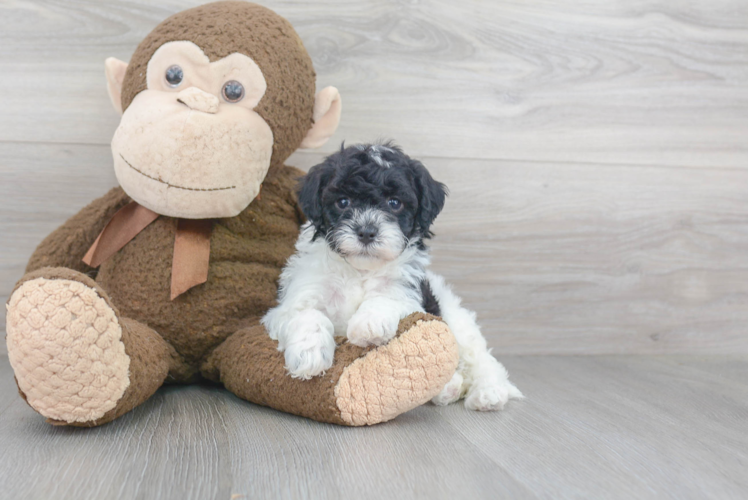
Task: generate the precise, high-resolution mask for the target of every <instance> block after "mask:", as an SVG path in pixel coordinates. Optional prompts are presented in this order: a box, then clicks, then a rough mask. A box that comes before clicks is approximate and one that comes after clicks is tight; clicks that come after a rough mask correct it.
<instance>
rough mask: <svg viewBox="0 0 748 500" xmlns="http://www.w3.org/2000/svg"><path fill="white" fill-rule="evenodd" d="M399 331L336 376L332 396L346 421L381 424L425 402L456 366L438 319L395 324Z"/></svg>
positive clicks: (449, 341)
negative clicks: (401, 332)
mask: <svg viewBox="0 0 748 500" xmlns="http://www.w3.org/2000/svg"><path fill="white" fill-rule="evenodd" d="M404 321H405V320H404ZM400 330H405V331H404V333H403V334H402V335H400V336H398V337H396V338H394V339H392V340H391V341H390V342H389V343H388V344H386V345H384V346H381V347H378V348H376V349H374V350H372V351H370V352H369V353H368V354H366V355H365V356H363V357H361V358H359V359H357V360H356V361H354V362H353V363H352V364H351V365H350V366H348V367H347V368H346V369H345V370H344V371H343V373H342V375H341V376H340V380H339V382H338V384H337V385H336V387H335V397H336V399H337V406H338V408H339V409H340V416H341V418H342V419H343V420H344V421H346V422H347V423H348V424H349V425H372V424H377V423H379V422H386V421H387V420H391V419H393V418H395V417H396V416H398V415H400V414H401V413H404V412H406V411H408V410H411V409H413V408H415V407H417V406H420V405H422V404H424V403H426V402H427V401H429V400H430V399H431V398H433V397H434V396H436V395H437V394H439V392H440V391H441V390H442V388H443V387H444V385H445V384H446V383H447V382H449V380H450V379H451V378H452V375H453V374H454V372H455V370H456V369H457V362H458V356H459V353H458V347H457V342H456V341H455V338H454V335H452V332H451V331H450V330H449V327H447V325H446V324H445V323H444V322H442V321H438V320H429V321H424V320H418V321H415V322H413V323H412V324H410V325H404V324H403V322H401V323H400Z"/></svg>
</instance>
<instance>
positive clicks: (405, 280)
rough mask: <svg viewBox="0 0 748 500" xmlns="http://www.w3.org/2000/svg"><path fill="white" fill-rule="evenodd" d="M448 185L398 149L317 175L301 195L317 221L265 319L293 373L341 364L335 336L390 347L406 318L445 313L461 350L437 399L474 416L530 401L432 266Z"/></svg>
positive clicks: (306, 230) (321, 169)
mask: <svg viewBox="0 0 748 500" xmlns="http://www.w3.org/2000/svg"><path fill="white" fill-rule="evenodd" d="M446 194H447V189H446V187H445V186H444V184H441V183H439V182H436V181H435V180H434V179H433V178H432V177H431V175H430V174H429V172H428V171H427V170H426V168H425V167H424V166H423V164H421V162H419V161H416V160H413V159H411V158H409V157H408V156H407V155H406V154H404V153H403V152H402V150H401V149H400V148H398V147H396V146H394V145H392V144H391V143H385V144H379V145H364V144H361V145H356V146H351V147H348V148H342V149H341V151H340V152H338V153H335V154H333V155H331V156H329V157H328V158H326V159H325V161H324V162H323V163H322V164H320V165H317V166H315V167H313V168H312V169H311V170H309V173H308V174H307V175H306V177H305V178H304V179H303V181H302V184H301V187H300V189H299V205H300V206H301V209H302V211H303V212H304V214H305V215H306V217H307V219H308V222H307V223H306V224H305V225H304V226H303V227H302V228H301V234H300V235H299V239H298V241H297V243H296V250H297V253H296V254H295V255H293V256H292V257H291V258H290V259H289V261H288V264H287V265H286V267H285V269H284V270H283V273H282V274H281V278H280V289H279V296H278V306H277V307H275V308H274V309H271V310H270V311H269V312H268V313H267V314H266V315H265V317H264V318H263V319H262V323H263V325H265V327H266V329H267V331H268V333H269V334H270V337H272V338H273V339H276V340H278V349H279V350H281V351H284V353H285V358H286V368H287V369H288V371H289V373H290V374H291V376H292V377H296V378H301V379H309V378H311V377H314V376H316V375H319V374H321V373H323V372H324V371H325V370H326V369H328V368H330V366H332V361H333V356H334V354H335V341H334V336H342V335H345V336H346V337H347V338H348V341H349V342H351V343H352V344H355V345H359V346H369V345H382V344H386V343H387V342H388V341H389V340H390V339H392V338H393V337H394V336H395V333H396V331H397V327H398V323H399V321H400V320H401V319H402V318H404V317H406V316H408V315H409V314H411V313H413V312H416V311H421V312H428V313H431V314H434V315H437V316H441V317H442V318H443V319H444V321H445V322H446V323H447V325H448V326H449V328H450V329H451V330H452V332H453V333H454V336H455V338H456V339H457V343H458V344H459V349H460V362H459V367H458V370H457V372H456V373H455V375H454V376H453V377H452V380H451V381H450V382H449V383H447V385H446V386H445V387H444V389H443V390H442V392H441V393H440V394H439V395H438V396H436V397H435V398H434V399H433V402H434V403H435V404H438V405H446V404H449V403H452V402H454V401H457V400H458V399H460V398H461V397H465V406H466V407H467V408H469V409H472V410H484V411H485V410H500V409H501V408H503V406H504V404H505V403H506V402H507V400H509V399H510V398H521V397H522V394H521V393H520V391H519V390H518V389H517V388H516V387H515V386H514V385H513V384H512V383H510V382H509V380H508V378H507V377H508V375H507V371H506V369H505V368H504V366H502V365H501V363H499V362H498V361H496V359H495V358H494V357H493V356H491V354H490V352H489V350H488V349H487V348H486V340H485V339H484V338H483V335H481V332H480V328H479V327H478V324H477V323H476V320H475V313H474V312H472V311H468V310H467V309H465V308H463V307H462V306H461V305H460V299H459V298H458V297H457V296H456V295H455V294H454V293H453V292H452V290H451V289H450V287H449V286H448V285H447V284H446V283H445V282H444V279H443V278H442V277H441V276H437V275H435V274H433V273H431V272H430V271H428V270H427V268H428V265H429V262H430V259H429V254H428V251H427V249H426V246H425V244H424V241H425V240H426V239H428V238H430V237H431V231H430V227H431V224H432V222H434V219H435V218H436V216H437V215H438V214H439V212H440V211H441V209H442V207H443V206H444V201H445V197H446Z"/></svg>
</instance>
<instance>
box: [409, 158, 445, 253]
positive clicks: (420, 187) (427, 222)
mask: <svg viewBox="0 0 748 500" xmlns="http://www.w3.org/2000/svg"><path fill="white" fill-rule="evenodd" d="M410 166H411V168H412V169H413V173H414V181H415V185H416V191H417V192H418V212H416V224H417V225H418V227H419V228H420V230H421V234H422V235H423V237H424V238H430V237H431V231H430V230H429V228H430V227H431V224H432V223H433V222H434V219H436V216H437V215H439V212H441V211H442V208H444V202H445V201H446V198H447V194H448V193H449V190H448V189H447V186H445V185H444V184H442V183H441V182H437V181H435V180H434V178H433V177H431V174H430V173H429V171H428V170H426V167H424V166H423V163H421V162H420V161H418V160H411V161H410Z"/></svg>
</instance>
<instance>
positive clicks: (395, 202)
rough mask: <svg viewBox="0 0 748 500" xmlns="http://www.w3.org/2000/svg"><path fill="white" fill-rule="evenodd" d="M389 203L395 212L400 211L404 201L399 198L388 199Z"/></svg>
mask: <svg viewBox="0 0 748 500" xmlns="http://www.w3.org/2000/svg"><path fill="white" fill-rule="evenodd" d="M387 205H389V207H390V208H391V209H392V211H393V212H399V211H400V210H401V209H402V208H403V202H402V201H400V200H398V199H397V198H390V199H389V200H387Z"/></svg>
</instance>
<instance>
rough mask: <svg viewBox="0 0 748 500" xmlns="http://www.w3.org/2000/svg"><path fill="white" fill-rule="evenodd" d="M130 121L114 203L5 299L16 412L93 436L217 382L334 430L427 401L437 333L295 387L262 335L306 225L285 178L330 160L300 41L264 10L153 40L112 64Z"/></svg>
mask: <svg viewBox="0 0 748 500" xmlns="http://www.w3.org/2000/svg"><path fill="white" fill-rule="evenodd" d="M106 75H107V84H108V87H107V88H108V92H109V95H110V97H111V99H112V102H113V104H114V107H115V108H116V109H117V111H119V112H120V113H121V114H122V119H121V123H120V125H119V127H118V128H117V131H116V132H115V135H114V138H113V140H112V154H113V160H114V170H115V173H116V176H117V180H118V182H119V184H120V187H117V188H114V189H112V190H111V191H110V192H108V193H107V194H105V195H104V196H103V197H101V198H99V199H97V200H95V201H93V202H92V203H91V204H90V205H88V206H87V207H85V208H84V209H82V210H81V211H80V212H79V213H78V214H76V215H74V216H73V217H71V218H70V219H69V220H68V221H67V222H65V224H63V225H62V226H61V227H60V228H58V229H57V230H55V231H54V232H53V233H52V234H50V235H49V236H48V237H47V238H46V239H45V240H44V241H43V242H42V243H41V244H40V245H39V247H38V248H37V249H36V251H35V252H34V254H33V255H32V257H31V259H30V261H29V263H28V266H27V268H26V275H25V276H23V278H21V280H20V281H19V282H18V283H17V284H16V286H15V288H14V290H13V293H12V295H11V297H10V299H9V301H8V315H7V344H8V356H9V359H10V363H11V365H12V367H13V370H14V372H15V377H16V382H17V384H18V388H19V392H20V394H21V396H22V397H23V398H24V399H25V400H26V401H27V402H28V404H29V405H30V406H31V407H32V408H33V409H34V410H35V411H37V412H38V413H40V414H41V415H43V416H44V417H46V418H47V420H48V421H49V422H50V423H52V424H57V425H73V426H83V427H90V426H97V425H101V424H104V423H107V422H109V421H111V420H114V419H115V418H117V417H119V416H120V415H122V414H124V413H126V412H128V411H130V410H132V409H133V408H135V407H136V406H138V405H140V404H141V403H143V402H144V401H146V400H147V399H148V398H149V397H150V396H151V395H152V394H153V393H154V392H155V391H156V390H157V389H158V388H159V387H160V386H161V385H162V384H164V383H190V382H194V381H197V380H200V379H209V380H212V381H215V382H219V383H222V384H223V385H224V386H225V387H226V388H227V389H228V390H229V391H231V392H233V393H234V394H236V395H237V396H239V397H240V398H243V399H245V400H247V401H251V402H253V403H257V404H260V405H265V406H269V407H272V408H276V409H278V410H281V411H284V412H289V413H293V414H296V415H301V416H304V417H308V418H312V419H315V420H318V421H323V422H332V423H336V424H341V425H369V424H376V423H378V422H383V421H386V420H389V419H392V418H394V417H396V416H397V415H399V414H401V413H403V412H406V411H408V410H410V409H412V408H414V407H416V406H418V405H421V404H423V403H425V402H427V401H428V400H430V399H431V398H432V397H434V396H435V395H437V394H438V393H439V391H440V390H441V389H442V387H443V386H444V385H445V383H446V382H448V381H449V380H450V378H451V377H452V374H453V373H454V371H455V369H456V367H457V359H458V349H457V345H456V343H455V340H454V337H453V336H452V334H451V332H450V331H449V329H448V328H447V327H446V325H445V324H444V323H443V322H442V321H440V320H439V318H436V317H433V316H428V315H425V314H421V313H416V314H413V315H411V316H409V317H407V318H405V319H403V320H402V321H401V322H400V326H399V331H398V336H396V337H395V338H394V339H393V340H392V341H391V342H389V343H388V344H386V345H384V346H380V347H377V348H373V347H370V348H360V347H356V346H354V345H351V344H349V343H347V342H345V341H344V340H342V339H341V340H339V341H338V348H337V350H336V351H335V362H334V365H333V366H332V368H331V369H329V370H328V371H327V372H326V373H325V374H324V375H322V376H319V377H315V378H314V379H312V380H298V379H294V378H291V377H290V376H289V375H288V374H287V373H286V370H285V367H284V358H283V355H282V354H281V353H280V352H278V350H277V344H276V342H275V341H273V340H271V339H270V338H269V337H268V335H267V333H266V332H265V330H264V328H263V327H262V326H261V325H260V324H259V319H260V318H261V317H262V316H263V314H264V313H265V312H266V311H267V310H268V309H269V308H270V307H272V306H273V305H274V304H275V298H276V292H277V280H278V277H279V275H280V271H281V269H282V267H283V265H284V264H285V262H286V259H287V258H288V257H289V256H291V255H292V253H293V252H294V243H295V241H296V238H297V235H298V229H299V226H300V224H301V223H302V222H303V215H302V214H301V212H300V210H299V208H298V206H297V202H296V196H295V185H296V182H297V180H298V178H299V177H300V176H302V175H303V172H301V171H299V170H296V169H294V168H292V167H288V166H285V165H284V161H285V160H286V159H287V158H288V156H289V155H290V154H291V153H292V152H293V151H295V150H296V149H297V148H299V147H303V148H313V147H318V146H320V145H322V144H323V143H324V142H325V141H326V140H327V139H328V138H329V137H330V136H331V135H332V134H333V133H334V131H335V129H336V128H337V125H338V121H339V118H340V112H341V101H340V96H339V95H338V91H337V90H336V89H335V88H333V87H327V88H325V89H323V90H322V91H320V92H319V93H318V94H316V96H315V73H314V69H313V67H312V62H311V59H310V57H309V55H308V54H307V52H306V50H305V48H304V46H303V44H302V42H301V40H300V38H299V37H298V35H297V34H296V32H295V31H294V30H293V28H292V27H291V25H290V24H289V23H288V22H287V21H286V20H285V19H283V18H282V17H280V16H278V15H277V14H275V13H274V12H272V11H270V10H268V9H266V8H264V7H261V6H259V5H255V4H251V3H246V2H217V3H212V4H208V5H203V6H201V7H197V8H194V9H190V10H187V11H184V12H181V13H178V14H176V15H174V16H172V17H170V18H168V19H167V20H165V21H164V22H162V23H161V24H160V25H158V26H157V27H156V28H155V29H154V30H153V31H152V32H151V33H150V34H149V35H148V36H147V37H146V38H145V39H144V40H143V41H142V42H141V43H140V45H139V46H138V48H137V49H136V51H135V53H134V55H133V56H132V59H131V61H130V63H129V64H127V63H124V62H122V61H118V60H116V59H113V58H110V59H108V60H107V61H106Z"/></svg>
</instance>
